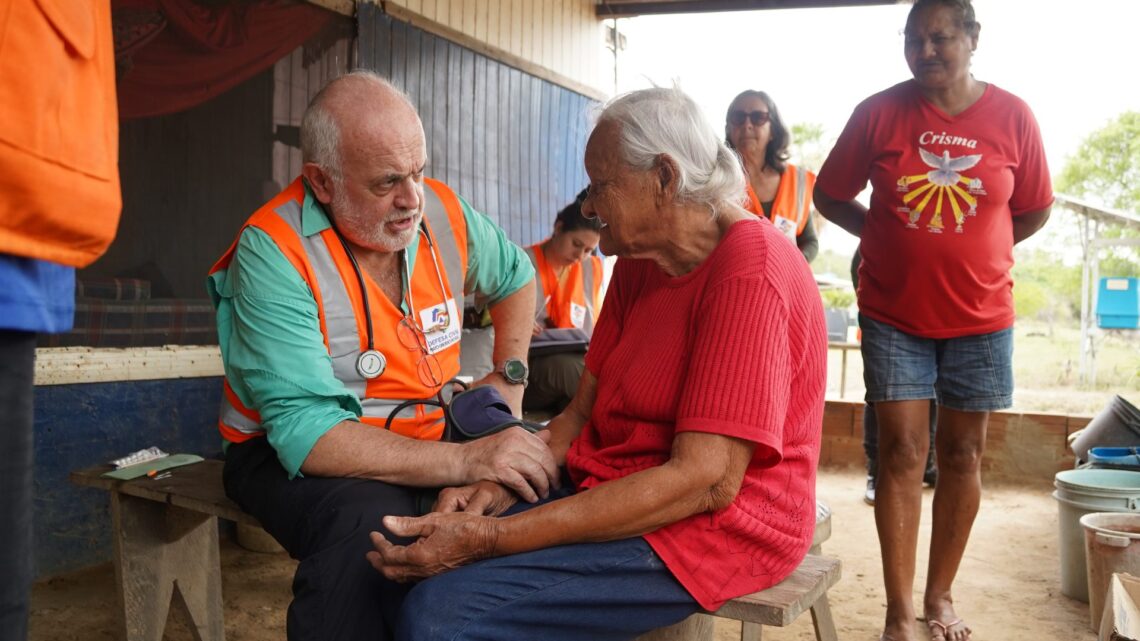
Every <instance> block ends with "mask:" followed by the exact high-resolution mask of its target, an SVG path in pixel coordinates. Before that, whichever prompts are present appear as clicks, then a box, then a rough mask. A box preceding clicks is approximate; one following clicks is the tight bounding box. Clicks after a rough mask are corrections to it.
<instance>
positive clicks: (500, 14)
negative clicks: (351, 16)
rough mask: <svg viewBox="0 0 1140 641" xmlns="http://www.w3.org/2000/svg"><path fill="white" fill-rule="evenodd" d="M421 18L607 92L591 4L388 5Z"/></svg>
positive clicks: (489, 0)
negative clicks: (400, 8)
mask: <svg viewBox="0 0 1140 641" xmlns="http://www.w3.org/2000/svg"><path fill="white" fill-rule="evenodd" d="M385 4H386V5H396V6H399V7H403V8H404V9H406V10H407V11H409V12H411V13H414V14H416V15H420V16H423V17H424V18H425V19H427V20H430V21H432V22H435V23H437V24H440V25H443V26H445V27H448V28H450V29H454V30H456V31H458V32H460V33H462V34H464V35H467V36H470V37H471V38H474V39H475V40H477V41H479V42H481V43H484V44H487V45H489V46H492V47H495V48H497V49H500V50H502V51H505V52H507V53H510V54H513V55H516V56H519V57H520V58H523V59H524V60H528V61H530V62H533V63H535V64H537V65H540V66H542V67H545V68H546V69H550V70H551V71H554V72H556V73H558V74H561V75H563V76H565V77H567V78H571V79H573V80H576V81H578V82H581V83H583V84H585V85H589V86H591V87H596V88H599V89H608V88H609V87H610V78H609V72H607V70H606V69H605V68H604V64H603V59H604V57H605V56H604V52H605V49H604V47H603V46H602V33H601V24H600V22H599V21H598V19H597V17H596V15H595V2H594V0H388V1H387V2H386V3H385Z"/></svg>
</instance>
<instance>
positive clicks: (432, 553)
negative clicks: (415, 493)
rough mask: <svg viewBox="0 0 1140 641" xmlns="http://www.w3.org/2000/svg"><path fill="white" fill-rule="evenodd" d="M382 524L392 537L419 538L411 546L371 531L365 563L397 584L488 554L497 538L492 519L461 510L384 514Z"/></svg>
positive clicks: (430, 574) (491, 552)
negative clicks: (413, 514)
mask: <svg viewBox="0 0 1140 641" xmlns="http://www.w3.org/2000/svg"><path fill="white" fill-rule="evenodd" d="M384 527H386V528H388V531H390V532H391V533H392V534H394V535H396V536H409V537H411V536H415V537H420V538H419V539H417V540H416V541H415V542H414V543H412V544H411V545H407V546H404V545H393V544H392V543H390V542H388V540H387V539H386V538H384V535H383V534H381V533H379V532H372V533H371V534H369V537H370V538H371V539H372V546H373V547H374V548H375V551H372V552H369V553H368V555H367V556H368V562H369V563H371V564H372V567H374V568H376V571H377V572H379V573H381V574H383V575H384V576H385V577H387V578H388V579H391V580H393V581H397V582H399V583H406V582H408V581H416V580H419V579H426V578H428V577H432V576H435V575H437V574H440V573H442V572H446V571H448V570H454V569H455V568H457V567H460V566H463V565H467V564H468V563H473V562H475V561H478V560H480V559H485V558H487V557H489V556H491V555H492V554H493V553H494V551H495V543H496V541H497V540H498V528H497V527H496V519H493V518H490V517H486V516H475V515H472V514H465V513H463V512H454V513H451V514H428V515H426V516H421V517H397V516H386V517H384Z"/></svg>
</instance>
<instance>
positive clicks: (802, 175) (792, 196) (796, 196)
mask: <svg viewBox="0 0 1140 641" xmlns="http://www.w3.org/2000/svg"><path fill="white" fill-rule="evenodd" d="M814 186H815V175H813V174H812V173H811V172H809V171H808V170H806V169H804V168H803V167H797V166H795V165H792V164H788V165H787V168H786V169H785V170H784V173H783V174H782V175H781V176H780V185H779V186H778V187H777V188H776V197H775V199H773V201H772V209H771V211H770V212H769V215H768V219H769V220H771V221H772V222H773V223H774V222H776V217H777V216H783V217H784V218H787V219H788V220H791V221H792V222H794V223H795V225H796V235H797V236H799V235H800V234H802V233H803V232H804V228H805V227H807V222H808V218H809V217H810V216H811V190H812V188H813V187H814ZM747 187H748V202H747V203H746V206H745V209H747V210H748V211H750V212H752V213H754V214H756V215H757V216H761V217H763V216H764V207H763V206H762V205H761V204H760V198H759V197H758V196H757V195H756V191H755V190H753V189H752V184H751V183H747Z"/></svg>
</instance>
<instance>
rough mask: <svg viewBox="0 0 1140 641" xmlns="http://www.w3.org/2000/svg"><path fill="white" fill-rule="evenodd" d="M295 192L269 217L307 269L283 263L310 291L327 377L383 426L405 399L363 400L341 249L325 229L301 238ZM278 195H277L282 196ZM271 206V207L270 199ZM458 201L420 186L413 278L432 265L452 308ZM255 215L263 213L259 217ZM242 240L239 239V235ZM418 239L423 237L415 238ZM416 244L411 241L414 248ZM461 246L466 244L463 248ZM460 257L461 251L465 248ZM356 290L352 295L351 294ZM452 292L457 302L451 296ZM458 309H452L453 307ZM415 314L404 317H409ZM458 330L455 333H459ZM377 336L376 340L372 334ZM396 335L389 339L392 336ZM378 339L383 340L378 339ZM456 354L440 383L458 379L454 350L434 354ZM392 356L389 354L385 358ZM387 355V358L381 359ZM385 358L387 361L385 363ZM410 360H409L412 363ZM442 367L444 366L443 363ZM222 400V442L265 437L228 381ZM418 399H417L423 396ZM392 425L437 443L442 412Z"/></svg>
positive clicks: (413, 414)
mask: <svg viewBox="0 0 1140 641" xmlns="http://www.w3.org/2000/svg"><path fill="white" fill-rule="evenodd" d="M290 190H293V193H292V194H291V196H292V197H291V198H289V199H287V200H285V201H284V202H282V203H280V204H278V206H276V207H275V208H273V209H272V212H273V213H274V214H276V215H277V216H278V217H279V218H280V220H281V221H283V222H284V223H285V225H286V226H287V227H288V229H289V230H291V231H292V233H293V234H294V235H295V240H296V241H297V242H298V243H299V245H300V248H301V249H302V251H303V253H304V258H305V261H304V262H305V263H306V264H302V265H298V263H297V261H296V260H295V259H294V258H293V257H290V256H289V255H288V252H284V248H282V251H283V252H284V253H286V257H287V258H289V259H290V262H292V263H293V264H294V267H296V268H297V269H298V271H299V273H300V275H301V277H302V278H303V279H305V280H306V282H308V284H309V286H310V289H312V291H313V295H314V298H315V299H316V302H317V304H318V310H319V312H320V321H321V331H322V333H323V335H324V338H325V343H326V347H327V348H328V351H329V355H330V357H331V359H332V366H333V373H334V375H335V376H336V377H337V379H338V380H340V381H341V383H342V384H344V386H345V387H346V388H347V389H348V390H349V391H350V392H352V393H353V394H354V395H355V396H356V397H357V398H358V399H359V400H360V404H361V407H362V409H363V415H362V417H361V421H362V422H365V423H369V424H372V425H377V426H382V425H384V423H385V421H386V420H387V418H388V416H389V415H390V414H391V412H392V410H394V409H395V408H396V406H398V405H399V404H400V403H403V402H404V401H406V400H408V399H407V398H380V397H377V396H375V395H373V396H369V394H368V389H369V386H370V381H368V380H366V379H364V378H362V377H361V376H360V374H359V373H358V372H357V371H356V361H357V358H358V357H359V356H360V354H361V351H362V344H363V341H362V338H361V333H360V330H359V324H360V323H362V322H363V320H361V321H360V323H358V319H357V315H356V311H355V307H354V296H353V295H352V294H350V292H349V289H348V287H349V286H348V285H347V284H346V282H345V277H342V272H341V271H340V270H338V266H337V260H336V258H335V257H334V256H333V255H332V253H331V250H330V246H329V243H337V245H336V246H338V247H339V240H338V239H337V238H336V235H335V232H333V230H331V229H329V230H326V231H323V232H321V233H318V234H313V235H312V236H308V237H306V236H305V235H304V234H303V233H302V224H301V202H302V200H301V199H303V198H304V190H303V188H301V187H300V182H299V179H298V181H295V183H294V184H293V185H290V187H289V188H288V189H286V190H285V192H289V191H290ZM285 192H283V194H284V193H285ZM441 194H444V195H446V196H447V197H449V198H450V199H452V200H454V201H455V202H454V204H455V207H454V212H452V214H449V212H448V207H447V205H446V204H445V203H444V201H443V197H442V196H441ZM275 200H276V199H275ZM458 207H459V205H458V199H456V197H455V196H454V194H452V193H451V192H450V189H448V188H447V187H446V186H445V185H443V184H442V183H439V182H437V181H433V180H430V179H425V189H424V219H425V221H426V227H427V234H428V236H427V245H426V247H425V246H424V244H423V243H421V245H420V255H419V256H418V258H417V269H416V272H415V273H416V274H420V273H421V271H420V269H419V267H418V264H419V263H421V261H427V262H426V265H431V267H430V268H428V269H430V270H434V269H435V268H436V266H438V268H439V269H440V270H441V271H442V272H443V274H442V277H443V281H444V283H445V288H446V290H445V291H444V292H440V293H439V294H440V295H441V296H442V297H443V298H444V300H445V301H446V300H447V299H449V298H450V299H452V300H455V301H458V300H461V299H462V296H463V281H464V277H465V270H464V266H465V263H466V261H465V259H464V257H463V253H465V252H463V253H461V248H460V240H459V238H458V234H457V233H456V229H455V225H454V223H453V222H452V218H451V216H452V215H455V216H457V217H458V220H459V222H460V224H462V223H463V222H464V221H463V220H462V211H461V210H460V209H459V208H458ZM258 213H261V212H258ZM257 217H258V214H254V216H253V217H251V219H250V222H249V223H247V225H253V226H257V223H256V222H255V219H256V218H257ZM262 231H264V232H266V233H267V234H269V235H270V237H271V238H274V240H275V241H276V242H278V244H279V246H280V244H281V240H280V239H277V238H275V237H274V234H273V233H271V232H269V231H268V230H266V229H262ZM462 234H463V236H464V238H466V230H465V229H463V230H462ZM239 236H240V233H239ZM421 236H422V233H421ZM414 242H420V238H419V237H417V239H416V241H414ZM465 242H466V241H465V240H464V243H465ZM234 247H236V242H235V244H234V246H233V247H231V249H230V251H229V252H228V253H227V255H226V256H224V257H223V259H222V260H220V261H218V264H217V265H215V267H214V271H216V270H218V269H222V268H226V267H228V265H229V259H230V258H231V257H232V254H233V251H234ZM464 249H465V247H464ZM425 250H426V251H429V252H433V251H434V252H435V258H433V257H432V256H431V255H427V256H425V255H423V252H424V251H425ZM438 278H439V277H438V276H436V275H435V274H434V273H433V274H432V286H431V288H432V289H433V290H438V289H439V285H438ZM352 285H353V286H354V287H355V289H358V288H359V285H357V284H356V281H355V274H353V282H352ZM408 287H409V288H411V287H413V283H408ZM355 289H354V291H355ZM456 292H458V295H457V294H456ZM456 304H457V305H458V302H457V303H456ZM371 307H372V309H371V311H372V315H373V321H374V323H375V320H376V319H378V318H380V317H381V314H380V313H379V310H378V307H379V306H378V304H377V303H376V302H373V303H372V305H371ZM418 311H419V310H414V309H413V310H410V312H411V313H412V314H413V315H415V314H416V313H417V312H418ZM455 322H456V323H460V324H461V323H462V317H461V316H460V315H458V314H457V315H456V318H455ZM461 330H462V327H461V325H460V331H461ZM374 333H375V332H374ZM393 334H394V333H393ZM386 336H387V339H388V340H389V344H390V343H391V342H392V341H394V340H395V339H394V338H392V334H389V335H386ZM380 338H381V339H383V338H384V337H380ZM383 345H384V344H383V343H382V342H381V340H377V349H381V350H382V351H383V350H384V347H383ZM453 350H454V352H455V354H454V361H455V367H454V368H452V369H455V370H456V372H452V371H449V370H448V369H444V372H443V373H444V377H445V378H450V377H451V376H454V375H455V373H457V371H458V343H456V344H454V345H452V346H449V347H447V348H443V349H442V350H441V351H440V352H438V353H437V357H438V358H441V359H442V358H443V357H444V356H445V355H447V354H449V352H452V351H453ZM389 351H393V350H389ZM386 355H389V354H386ZM389 357H391V356H390V355H389ZM413 358H414V356H413ZM441 364H442V363H441ZM224 388H225V392H226V393H225V394H224V395H223V398H222V407H221V412H220V417H219V428H220V430H221V432H222V435H223V437H225V438H226V439H227V440H230V441H233V442H241V441H244V440H247V439H249V438H252V437H254V436H259V435H262V434H264V428H262V427H261V425H260V422H261V419H260V416H259V415H258V413H257V412H255V411H253V410H250V409H247V408H245V407H244V406H243V405H242V403H241V400H240V399H239V398H238V397H237V395H236V394H234V393H233V390H232V389H231V388H230V386H229V381H225V384H224ZM427 395H428V394H423V395H421V396H427ZM396 418H397V421H395V422H394V423H393V431H397V432H400V433H404V434H405V435H408V436H414V437H417V438H429V439H431V438H436V439H437V438H439V436H440V434H441V433H442V419H443V415H442V411H432V412H425V411H424V409H423V408H422V407H420V406H409V407H405V408H404V409H402V410H401V411H400V412H399V413H398V414H397V415H396Z"/></svg>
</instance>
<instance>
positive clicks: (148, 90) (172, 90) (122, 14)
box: [112, 0, 336, 119]
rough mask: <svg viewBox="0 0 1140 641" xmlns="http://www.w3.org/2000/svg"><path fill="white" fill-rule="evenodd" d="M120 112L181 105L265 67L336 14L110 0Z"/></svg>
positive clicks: (270, 5) (254, 5)
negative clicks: (117, 70)
mask: <svg viewBox="0 0 1140 641" xmlns="http://www.w3.org/2000/svg"><path fill="white" fill-rule="evenodd" d="M112 7H113V14H112V15H113V22H114V30H115V57H116V62H117V63H118V69H119V77H118V92H119V117H120V118H124V119H126V118H141V117H145V116H160V115H163V114H169V113H174V112H177V111H183V110H185V109H189V108H191V107H194V106H195V105H199V104H201V103H203V102H205V101H207V100H209V99H211V98H213V97H214V96H217V95H219V94H221V93H223V92H225V91H226V90H228V89H230V88H232V87H234V86H235V85H238V84H240V83H241V82H244V81H245V80H247V79H249V78H251V77H252V76H254V75H256V74H258V73H260V72H262V71H264V70H265V69H267V68H269V67H270V66H271V65H272V64H273V63H275V62H277V61H278V60H280V59H281V58H282V57H283V56H285V55H286V54H288V53H289V52H290V51H292V50H293V49H296V48H297V47H298V46H300V45H301V44H304V43H305V41H307V40H308V39H309V38H311V37H313V36H315V35H316V34H318V33H319V32H320V31H321V30H322V29H323V28H324V27H325V26H326V25H328V24H329V22H330V21H331V20H333V19H334V18H335V17H336V15H335V14H334V13H332V12H330V11H327V10H324V9H321V8H318V7H315V6H313V5H310V4H306V3H303V2H295V1H292V0H253V1H249V0H247V1H244V2H228V3H222V2H218V1H216V0H215V1H214V2H211V3H209V4H207V3H203V2H195V0H113V3H112Z"/></svg>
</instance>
